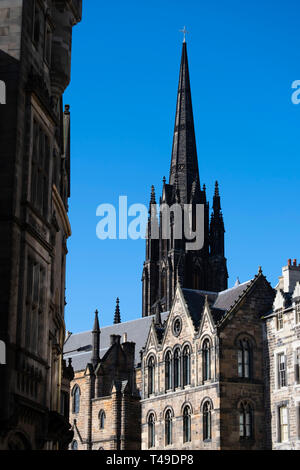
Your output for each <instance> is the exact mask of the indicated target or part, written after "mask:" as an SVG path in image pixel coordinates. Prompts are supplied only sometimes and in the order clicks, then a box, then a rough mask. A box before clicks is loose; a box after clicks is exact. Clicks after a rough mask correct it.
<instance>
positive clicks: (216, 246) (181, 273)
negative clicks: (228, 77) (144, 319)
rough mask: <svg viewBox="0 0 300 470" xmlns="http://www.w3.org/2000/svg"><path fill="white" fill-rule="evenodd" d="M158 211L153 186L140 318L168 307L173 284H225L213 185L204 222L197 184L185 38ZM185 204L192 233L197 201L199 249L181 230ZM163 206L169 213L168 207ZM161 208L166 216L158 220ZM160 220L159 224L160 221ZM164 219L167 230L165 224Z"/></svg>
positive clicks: (206, 287)
mask: <svg viewBox="0 0 300 470" xmlns="http://www.w3.org/2000/svg"><path fill="white" fill-rule="evenodd" d="M159 202H160V211H159V212H158V211H157V209H156V207H157V206H156V197H155V191H154V186H152V190H151V198H150V206H149V221H148V233H147V240H146V259H145V262H144V268H143V276H142V282H143V316H148V315H152V314H154V313H156V312H157V311H166V310H169V309H170V307H171V304H172V301H173V297H174V293H175V288H176V284H177V282H179V283H180V284H181V285H182V287H186V288H190V289H199V290H209V291H216V292H217V291H222V290H225V289H226V288H227V278H228V274H227V267H226V258H225V256H224V233H225V229H224V222H223V216H222V211H221V203H220V195H219V187H218V183H216V187H215V195H214V200H213V212H212V215H211V220H209V203H208V201H207V199H206V188H205V185H204V186H203V187H201V184H200V177H199V169H198V158H197V149H196V138H195V129H194V118H193V108H192V97H191V87H190V78H189V67H188V57H187V47H186V42H185V41H184V42H183V46H182V56H181V64H180V73H179V85H178V93H177V105H176V116H175V128H174V137H173V147H172V157H171V167H170V176H169V183H166V179H165V178H164V179H163V191H162V197H161V198H160V201H159ZM186 205H190V208H191V210H190V213H189V217H187V220H189V223H190V230H193V231H195V221H196V218H195V217H196V214H197V212H196V207H197V205H201V207H202V208H203V217H202V218H201V219H200V220H201V229H202V233H203V234H204V241H203V245H202V247H201V248H199V249H198V248H197V247H195V249H191V247H190V243H189V242H190V241H191V240H189V239H188V237H187V236H186V233H185V227H184V225H185V224H184V220H185V218H184V206H186ZM168 208H169V211H168ZM178 208H181V209H182V211H181V219H179V220H180V223H179V225H180V224H181V228H182V236H181V237H179V236H178V235H176V233H175V232H176V227H175V225H176V220H177V221H178V217H177V216H178V213H177V210H178ZM164 211H166V212H169V218H167V219H166V218H164V213H165V212H164ZM162 220H163V221H164V223H162ZM165 220H168V222H167V225H168V227H167V229H166V227H165Z"/></svg>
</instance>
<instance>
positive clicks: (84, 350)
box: [64, 312, 169, 371]
mask: <svg viewBox="0 0 300 470" xmlns="http://www.w3.org/2000/svg"><path fill="white" fill-rule="evenodd" d="M168 314H169V313H168V312H165V313H162V314H161V317H162V321H164V320H166V319H167V317H168ZM154 317H155V316H154V315H153V316H149V317H144V318H138V319H137V320H131V321H128V322H123V323H118V324H114V325H111V326H104V327H101V335H100V358H102V357H103V356H104V354H105V353H106V352H107V351H108V349H109V348H110V335H120V336H121V337H122V336H123V334H124V333H127V341H132V342H134V343H135V364H136V365H137V364H138V363H139V362H140V350H141V349H142V348H143V347H144V346H145V344H146V341H147V337H148V333H149V329H150V326H151V322H152V319H153V318H154ZM91 355H92V332H91V331H84V332H82V333H75V334H71V335H70V336H69V338H68V339H67V340H66V342H65V345H64V359H66V360H67V361H68V359H69V358H70V357H71V358H72V365H73V368H74V371H79V370H84V369H85V367H86V365H87V363H88V362H91Z"/></svg>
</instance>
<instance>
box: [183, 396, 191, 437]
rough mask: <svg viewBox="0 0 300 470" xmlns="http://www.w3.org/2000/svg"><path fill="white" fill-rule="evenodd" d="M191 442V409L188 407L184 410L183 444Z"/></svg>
mask: <svg viewBox="0 0 300 470" xmlns="http://www.w3.org/2000/svg"><path fill="white" fill-rule="evenodd" d="M191 440H192V439H191V409H190V407H189V406H188V405H186V406H185V407H184V410H183V442H191Z"/></svg>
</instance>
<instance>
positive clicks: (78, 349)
mask: <svg viewBox="0 0 300 470" xmlns="http://www.w3.org/2000/svg"><path fill="white" fill-rule="evenodd" d="M118 308H119V307H118V305H117V309H118ZM118 317H119V315H116V314H115V319H116V318H118ZM162 317H163V318H166V314H163V315H162ZM151 322H152V318H151V317H145V318H139V319H137V320H133V321H129V322H124V323H120V322H117V323H116V322H115V323H114V324H113V325H112V326H108V327H104V328H101V330H100V327H99V321H98V314H97V313H96V316H95V323H94V328H93V330H92V331H88V332H85V333H77V334H69V336H68V338H67V340H66V343H65V346H64V353H65V354H64V356H65V359H66V360H68V359H72V365H73V368H74V372H75V376H74V379H73V380H72V382H71V388H70V389H71V396H70V422H71V424H72V430H73V432H74V438H73V441H72V443H71V445H70V449H74V450H75V449H76V450H77V449H78V450H100V449H103V450H133V449H140V448H141V433H140V429H141V403H140V397H141V389H142V375H141V357H140V351H141V349H142V347H143V346H144V345H145V342H146V338H147V334H148V331H149V328H150V325H151Z"/></svg>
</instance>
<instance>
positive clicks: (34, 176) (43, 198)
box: [0, 0, 82, 449]
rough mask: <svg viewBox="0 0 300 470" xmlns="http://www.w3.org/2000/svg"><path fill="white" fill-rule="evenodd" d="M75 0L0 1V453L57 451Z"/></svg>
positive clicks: (66, 430) (64, 405)
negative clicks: (2, 97)
mask: <svg viewBox="0 0 300 470" xmlns="http://www.w3.org/2000/svg"><path fill="white" fill-rule="evenodd" d="M81 9H82V5H81V0H0V40H1V41H0V80H1V81H2V82H4V83H5V88H6V104H5V105H1V106H0V149H1V171H0V241H1V243H0V260H1V262H0V278H1V283H0V311H1V315H0V339H1V340H2V341H3V342H4V343H5V346H6V365H0V384H1V388H0V449H62V448H66V447H67V445H68V442H69V441H70V440H71V439H72V432H71V430H70V426H69V422H68V411H69V404H68V400H69V382H70V380H71V379H72V377H73V371H72V367H71V366H70V364H69V365H68V364H66V363H65V362H64V361H63V360H62V350H63V343H64V339H65V323H64V308H65V264H66V255H67V239H68V237H69V236H70V234H71V228H70V224H69V220H68V215H67V212H68V198H69V196H70V110H69V106H65V107H64V106H63V92H64V90H65V89H66V87H67V86H68V84H69V81H70V67H71V44H72V28H73V26H74V25H75V24H76V23H78V22H79V21H80V20H81Z"/></svg>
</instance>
